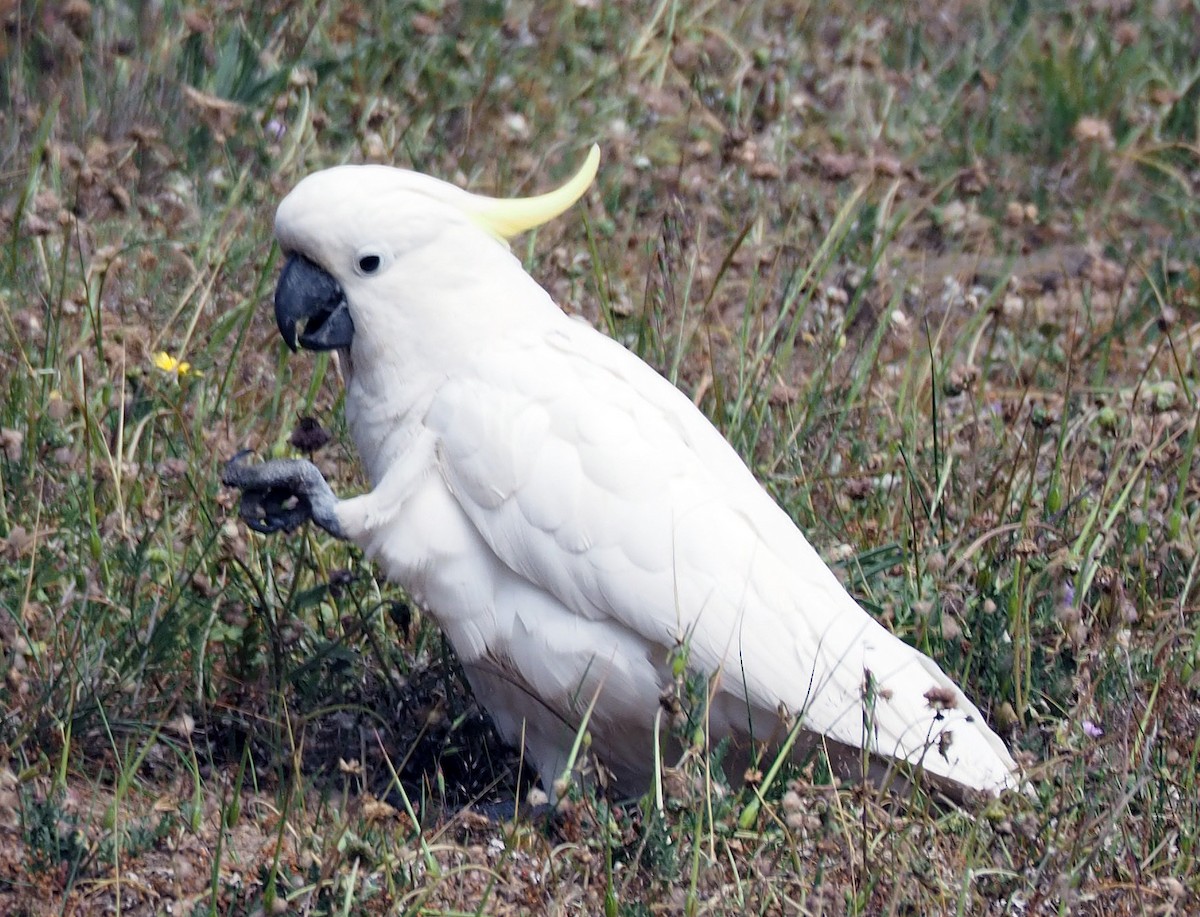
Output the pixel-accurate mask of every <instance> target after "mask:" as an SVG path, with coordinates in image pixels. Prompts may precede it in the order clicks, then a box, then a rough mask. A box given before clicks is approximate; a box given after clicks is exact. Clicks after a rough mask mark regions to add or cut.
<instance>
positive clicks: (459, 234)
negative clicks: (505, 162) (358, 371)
mask: <svg viewBox="0 0 1200 917" xmlns="http://www.w3.org/2000/svg"><path fill="white" fill-rule="evenodd" d="M599 161H600V150H599V148H598V147H596V146H593V147H592V149H591V151H590V152H589V154H588V157H587V160H586V161H585V162H584V164H583V167H582V168H581V169H580V170H579V172H578V173H576V174H575V176H574V177H573V178H572V179H571V180H570V181H568V182H567V183H566V184H564V185H563V186H562V187H560V188H558V189H557V190H555V191H551V192H549V193H548V194H542V195H538V196H536V197H527V198H511V199H505V198H492V197H485V196H483V195H478V194H472V193H470V192H468V191H464V190H463V189H461V188H458V187H456V186H454V185H451V184H449V183H447V182H443V181H440V180H438V179H436V178H432V177H430V176H428V175H422V174H420V173H417V172H411V171H408V170H406V169H395V168H392V167H390V166H381V165H361V166H337V167H335V168H332V169H326V170H324V171H321V172H316V173H314V174H312V175H309V176H308V177H307V178H305V179H304V180H303V181H301V182H300V183H299V184H298V185H296V187H295V188H294V189H293V190H292V192H291V193H290V194H288V196H287V197H285V198H284V199H283V201H282V203H280V205H279V210H278V211H277V212H276V214H275V235H276V237H277V238H278V239H279V244H280V246H281V247H282V249H283V252H284V254H285V256H286V258H287V262H286V264H285V265H284V268H283V273H282V274H281V275H280V278H279V284H278V286H277V287H276V289H275V319H276V321H277V323H278V325H279V333H280V334H281V335H283V339H284V341H286V342H287V345H288V346H289V347H290V348H291V349H292V350H295V349H296V347H297V346H300V347H304V348H306V349H308V350H334V349H338V348H349V347H350V346H351V343H352V342H353V340H354V336H355V328H356V326H359V329H360V330H362V328H363V327H367V326H370V325H371V324H372V322H373V321H374V322H376V323H377V322H378V317H377V316H374V315H372V314H370V313H371V312H372V310H375V311H376V312H383V311H385V309H386V311H388V312H389V313H394V312H395V311H396V309H397V308H398V304H399V303H402V302H404V301H405V298H406V297H409V298H420V295H419V294H422V293H423V294H432V295H425V296H424V300H422V301H427V300H432V301H443V302H444V301H446V299H447V298H448V292H447V291H448V289H449V290H450V291H452V290H453V288H454V285H455V283H456V282H457V281H456V278H466V277H469V276H477V275H478V274H479V272H480V271H481V270H483V269H485V267H486V266H485V265H484V264H482V263H481V261H486V260H487V259H489V258H492V257H495V255H496V253H498V252H499V253H503V254H504V257H505V258H508V259H509V260H511V258H510V257H509V256H508V255H507V251H506V250H507V240H508V239H511V238H512V237H514V236H516V235H518V234H520V233H522V232H525V231H526V230H529V229H533V228H534V227H537V226H540V225H542V224H543V223H546V222H548V221H549V220H551V219H553V218H554V217H556V216H558V215H559V214H560V213H562V212H563V211H564V210H566V209H567V208H568V207H570V206H571V205H572V204H574V203H575V202H576V201H577V200H578V199H579V198H580V197H581V196H582V195H583V193H584V192H585V191H586V190H587V189H588V186H589V185H590V184H591V182H592V179H593V178H594V177H595V175H596V169H597V166H598V164H599Z"/></svg>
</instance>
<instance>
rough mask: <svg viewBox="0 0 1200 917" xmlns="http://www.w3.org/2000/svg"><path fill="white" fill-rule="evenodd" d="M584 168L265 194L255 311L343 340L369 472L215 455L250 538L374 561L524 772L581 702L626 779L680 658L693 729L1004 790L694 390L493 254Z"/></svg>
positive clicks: (998, 769)
mask: <svg viewBox="0 0 1200 917" xmlns="http://www.w3.org/2000/svg"><path fill="white" fill-rule="evenodd" d="M598 161H599V151H598V150H597V149H596V148H593V149H592V151H591V154H590V155H589V156H588V159H587V162H586V163H585V165H584V167H583V169H582V170H581V171H580V172H579V174H577V175H576V176H575V177H574V178H573V179H571V180H570V181H569V182H568V183H567V184H566V185H565V186H563V187H562V188H560V189H559V190H557V191H554V192H551V193H549V194H545V195H542V196H539V197H533V198H525V199H515V200H504V199H496V198H489V197H483V196H480V195H476V194H471V193H468V192H466V191H464V190H461V189H460V188H457V187H455V186H453V185H450V184H447V183H445V182H442V181H439V180H437V179H435V178H431V177H429V176H426V175H421V174H417V173H415V172H410V171H405V170H402V169H395V168H390V167H386V166H379V165H362V166H339V167H337V168H332V169H328V170H325V171H321V172H317V173H315V174H313V175H310V176H309V177H307V178H305V179H304V180H303V181H301V182H300V183H299V184H298V185H297V186H296V188H295V189H294V190H293V191H292V192H291V193H290V194H288V195H287V197H286V198H284V200H283V202H282V203H281V204H280V205H279V210H278V213H277V214H276V217H275V232H276V235H277V237H278V240H279V244H280V246H281V248H282V250H283V252H284V253H285V255H286V257H287V263H286V265H285V266H284V269H283V273H282V276H281V277H280V279H279V285H278V288H277V290H276V293H275V316H276V319H277V321H278V325H279V331H280V333H281V334H282V335H283V338H284V340H285V341H286V342H287V344H288V346H289V347H291V348H292V349H295V348H296V345H297V344H299V345H300V346H302V347H305V348H307V349H310V350H337V351H338V352H339V353H340V355H341V366H342V369H343V372H344V374H345V380H346V402H345V403H346V416H347V420H348V421H349V426H350V430H351V432H352V434H353V436H354V441H355V443H356V445H357V447H358V452H359V454H360V456H361V458H362V461H363V463H364V464H365V466H366V471H367V475H368V477H369V478H370V481H371V484H372V490H371V491H370V492H369V493H365V494H362V495H361V496H356V497H351V498H349V499H338V498H337V497H336V496H335V495H334V494H333V492H332V490H331V489H330V487H329V486H328V484H327V483H326V482H325V480H324V479H323V477H322V476H321V473H320V472H319V471H318V470H317V468H316V467H315V466H314V465H312V464H311V463H309V462H307V461H302V460H296V459H283V460H274V461H268V462H265V463H262V464H257V465H254V464H249V463H247V462H246V461H245V460H243V459H240V458H239V459H236V460H235V461H233V462H231V463H230V465H229V466H228V468H227V470H226V474H225V481H226V483H227V484H229V485H231V486H235V487H238V488H240V489H242V491H243V501H242V515H243V517H244V518H246V519H247V520H248V521H249V523H250V524H251V525H252V526H253V527H254V528H256V529H258V530H260V531H268V532H269V531H275V530H278V529H291V528H293V527H295V526H296V525H298V524H299V523H300V522H302V521H304V520H306V519H309V518H311V519H312V520H313V521H314V522H316V523H317V524H318V525H320V526H321V527H323V528H324V529H326V530H327V531H329V532H330V533H332V534H333V535H335V536H336V537H338V538H345V539H349V540H350V541H352V542H354V543H355V544H357V545H358V546H360V547H361V548H362V549H363V550H364V551H365V552H366V553H367V555H369V556H370V557H372V558H374V559H375V561H376V562H377V563H378V564H379V565H380V567H382V569H383V571H384V572H385V573H386V575H387V576H388V577H389V578H390V579H392V580H394V581H395V582H397V583H399V584H401V585H402V586H403V587H404V588H405V590H407V592H408V593H409V595H410V596H411V597H412V598H413V599H414V600H415V601H416V602H418V603H419V604H420V605H421V606H423V607H424V608H425V609H427V610H428V612H429V613H430V614H432V616H433V617H434V618H435V619H436V620H437V622H438V624H439V625H440V626H441V627H442V628H443V630H444V631H445V633H446V634H447V636H448V637H449V638H450V642H451V643H452V644H453V646H454V649H455V651H456V653H457V654H458V657H459V659H460V661H461V662H462V665H463V668H464V669H465V671H466V674H467V677H468V678H469V679H470V682H471V685H472V687H473V688H474V690H475V693H476V696H477V698H478V699H479V701H480V702H481V703H482V704H483V705H484V706H485V707H486V708H487V710H488V711H489V712H490V714H491V716H492V718H493V719H494V721H495V723H496V726H497V728H498V729H499V731H500V733H501V734H502V735H503V736H504V737H505V738H506V739H507V740H508V741H509V742H512V743H513V744H514V745H519V744H520V743H522V742H523V743H524V747H525V750H526V752H527V754H528V757H529V759H530V760H531V761H532V763H533V765H534V766H535V767H536V769H537V771H538V772H539V774H540V775H541V778H542V781H543V783H544V784H545V786H546V787H547V789H550V788H551V787H553V786H554V785H555V782H556V781H557V780H559V779H561V777H562V776H563V773H564V768H566V767H567V766H568V762H569V761H571V760H572V757H571V752H572V747H573V745H574V744H575V740H576V735H577V730H579V728H580V724H581V723H582V722H585V719H586V729H587V730H588V731H589V732H590V734H591V737H592V742H591V746H590V747H591V749H592V752H593V753H594V756H595V758H596V759H597V761H598V763H599V764H600V765H602V767H601V769H600V773H603V774H605V775H607V776H608V778H609V779H610V781H611V786H612V787H613V788H615V790H616V792H618V793H620V794H626V795H628V794H639V793H641V792H644V791H645V790H646V789H647V788H648V786H649V784H650V780H651V775H652V774H653V773H655V762H656V756H658V757H657V760H658V761H660V762H661V761H662V760H663V759H662V757H661V756H662V755H663V754H665V753H667V751H668V748H669V746H668V745H667V743H666V742H665V740H663V739H662V737H663V736H666V735H668V734H669V733H670V729H669V728H667V727H666V726H664V725H663V718H662V707H661V706H660V696H661V695H662V694H663V692H664V689H665V688H667V687H669V686H670V685H671V683H672V679H673V675H674V672H673V665H677V664H678V663H679V661H680V660H684V661H685V662H686V665H687V666H688V668H689V669H690V670H691V671H692V672H693V673H699V674H701V675H703V677H704V678H706V679H708V680H707V682H706V684H707V691H708V694H709V700H708V709H707V720H706V723H707V729H708V737H709V739H710V741H711V742H712V743H713V744H714V745H715V744H716V743H717V742H718V741H719V740H721V739H724V738H727V737H728V738H730V739H731V740H732V744H733V745H734V746H735V748H737V749H746V748H749V747H759V746H755V745H754V743H756V742H759V741H762V742H764V743H765V744H766V747H769V746H770V745H771V743H774V744H776V745H778V743H779V741H780V740H781V739H782V738H783V737H784V736H785V735H786V733H787V730H788V727H789V726H790V725H792V724H798V726H799V729H800V745H802V746H805V747H809V748H811V747H812V744H813V743H814V742H817V741H820V742H822V743H824V744H825V747H826V749H827V750H829V751H830V752H831V755H832V757H833V759H834V760H840V761H841V762H842V765H841V766H846V762H849V766H850V768H851V769H853V768H857V769H858V771H859V773H860V774H861V773H862V772H863V768H864V764H865V762H866V761H872V762H874V766H875V768H876V769H878V767H879V766H880V764H883V765H887V764H888V763H889V762H893V763H894V762H906V768H905V769H906V770H908V771H915V772H918V773H922V772H923V773H925V774H932V775H935V777H936V778H937V779H938V782H939V783H941V784H942V785H943V786H946V787H949V788H951V789H955V790H960V791H961V790H964V789H976V790H983V791H990V792H997V791H1000V790H1002V789H1005V788H1007V787H1010V786H1012V785H1014V784H1015V783H1016V782H1017V777H1016V770H1017V769H1016V765H1015V763H1014V761H1013V759H1012V757H1011V756H1010V755H1009V753H1008V750H1007V749H1006V748H1005V745H1004V743H1003V741H1001V739H1000V738H999V737H998V736H997V735H996V734H995V733H994V732H992V730H991V729H989V728H988V726H987V724H986V723H985V721H984V718H983V716H982V715H981V714H980V712H979V710H978V709H976V707H975V705H974V704H973V703H971V701H970V700H968V699H967V697H966V695H964V694H963V692H962V691H961V690H960V689H959V687H958V686H957V685H956V684H955V683H954V682H953V681H951V680H950V679H949V678H948V677H947V676H946V675H945V674H944V673H943V672H942V670H941V669H940V668H938V666H937V665H936V664H935V663H934V662H933V661H932V660H930V659H929V658H927V657H926V656H924V655H922V654H921V653H919V652H917V651H916V650H914V649H913V648H911V647H910V646H908V645H907V644H905V643H904V642H902V641H901V640H899V639H897V638H896V637H895V636H893V635H892V634H891V633H889V632H888V631H887V630H885V629H884V628H883V627H882V626H880V625H879V624H878V623H877V622H876V621H875V620H873V619H872V618H871V617H870V616H869V615H868V614H867V613H866V612H865V611H863V609H862V608H860V607H859V606H858V604H857V603H856V602H855V601H854V600H853V599H852V598H851V597H850V596H849V595H848V594H847V592H846V591H845V589H843V588H842V586H841V584H840V583H839V582H838V579H837V577H835V576H834V574H833V573H832V572H831V571H830V570H829V568H828V567H826V566H825V564H824V563H823V562H822V561H821V558H820V557H818V555H817V554H816V552H815V551H814V550H813V548H812V547H811V546H810V545H809V543H808V542H807V541H806V540H805V538H804V536H803V535H802V534H801V533H800V530H799V529H798V528H797V527H796V526H795V524H794V523H793V522H792V520H791V519H790V518H789V517H788V516H787V514H786V513H785V512H784V511H783V510H781V509H780V508H779V507H778V506H777V505H776V504H775V502H774V501H773V500H772V499H771V497H770V496H768V494H767V493H766V492H765V491H764V490H763V489H762V487H761V486H759V484H758V482H757V481H756V480H755V479H754V477H753V475H752V474H751V473H750V471H749V470H748V469H747V467H746V465H745V464H744V463H743V462H742V460H741V459H740V458H739V457H738V455H737V453H736V452H735V451H734V450H733V448H731V447H730V445H729V444H728V443H727V442H726V441H725V440H724V438H722V436H721V434H720V433H718V432H717V430H716V429H715V428H714V427H713V425H712V424H711V423H709V421H708V420H707V419H706V418H705V417H704V415H703V414H702V413H701V412H700V411H699V410H697V408H696V407H695V406H694V405H693V404H692V402H691V401H690V400H688V398H687V397H685V396H684V395H683V393H682V392H680V391H679V390H678V389H676V388H675V387H674V386H672V385H671V384H670V383H669V382H667V381H666V380H665V379H664V378H663V377H662V376H660V375H658V373H656V372H655V371H654V370H653V369H651V368H650V367H649V366H647V365H646V364H645V363H643V362H642V361H641V360H639V359H638V358H637V357H635V356H634V355H633V354H631V353H630V352H629V351H627V350H626V349H625V348H624V347H622V346H621V345H620V344H618V343H617V342H615V341H613V340H611V339H610V338H608V337H606V336H604V335H603V334H601V333H600V332H598V331H596V330H595V329H593V328H591V327H590V326H588V325H587V324H585V323H583V322H581V321H579V320H577V319H574V318H570V317H568V316H566V315H565V314H564V313H563V312H562V311H561V310H560V309H559V308H558V306H556V305H555V303H554V302H553V301H552V300H551V299H550V297H549V295H547V293H546V292H545V291H544V290H543V289H542V288H541V287H540V286H538V284H537V283H536V282H535V281H534V280H533V279H532V278H531V277H530V276H529V275H528V274H527V273H526V272H525V271H524V270H523V269H522V267H521V262H520V261H519V260H518V259H517V258H516V257H514V256H513V254H512V253H511V252H510V251H509V247H508V245H507V244H506V240H507V239H510V238H512V237H513V236H516V235H517V234H519V233H522V232H524V231H526V230H529V229H532V228H533V227H536V226H538V225H540V224H542V223H545V222H546V221H548V220H550V219H552V218H553V217H555V216H557V215H558V214H560V213H562V212H563V211H564V210H566V209H567V208H568V207H570V206H571V205H572V204H573V203H574V202H575V201H576V200H577V199H578V198H579V197H580V196H581V195H582V194H583V193H584V191H585V190H586V189H587V187H588V186H589V184H590V183H591V181H592V179H593V177H594V176H595V173H596V168H597V164H598ZM656 719H657V720H658V721H659V722H658V727H660V728H656ZM656 737H657V738H656ZM656 743H658V744H656ZM863 749H865V750H866V751H867V752H868V753H869V754H866V755H864V754H863V751H862V750H863ZM728 760H748V759H746V758H741V759H736V758H732V757H731V758H730V759H728ZM667 763H670V762H669V761H668V762H667ZM731 776H733V777H734V778H735V779H740V777H741V773H734V774H732V775H731Z"/></svg>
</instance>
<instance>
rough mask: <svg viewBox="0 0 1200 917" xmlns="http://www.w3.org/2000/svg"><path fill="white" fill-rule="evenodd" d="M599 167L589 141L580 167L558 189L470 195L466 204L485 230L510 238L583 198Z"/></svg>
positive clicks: (597, 154)
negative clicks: (511, 194)
mask: <svg viewBox="0 0 1200 917" xmlns="http://www.w3.org/2000/svg"><path fill="white" fill-rule="evenodd" d="M599 166H600V147H599V146H598V145H597V144H592V148H591V150H590V151H588V155H587V159H586V160H584V163H583V168H581V169H580V170H579V171H578V172H576V173H575V175H574V176H573V177H572V178H571V180H570V181H568V182H567V183H566V184H565V185H563V186H562V187H561V188H557V189H555V190H554V191H550V192H547V193H546V194H539V195H536V196H535V197H513V198H502V197H484V196H482V195H472V196H471V198H470V201H469V203H468V205H467V207H468V209H469V212H470V214H471V216H472V217H473V218H474V219H475V221H476V222H477V223H479V224H480V225H481V226H482V227H483V228H484V229H486V230H487V231H488V232H490V233H492V234H493V235H495V236H499V237H500V238H501V239H511V238H512V237H513V236H517V235H520V234H521V233H523V232H525V231H526V230H529V229H533V228H535V227H537V226H541V225H542V224H543V223H548V222H550V221H551V220H553V219H554V218H555V217H556V216H558V215H559V214H560V213H563V212H564V211H565V210H566V209H567V208H568V207H570V206H571V205H572V204H574V203H575V202H576V201H577V200H579V199H580V198H581V197H583V193H584V192H585V191H587V189H588V188H589V187H590V186H591V184H592V180H593V179H594V178H595V177H596V170H597V169H598V168H599Z"/></svg>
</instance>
